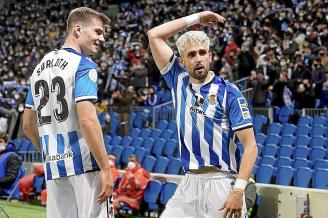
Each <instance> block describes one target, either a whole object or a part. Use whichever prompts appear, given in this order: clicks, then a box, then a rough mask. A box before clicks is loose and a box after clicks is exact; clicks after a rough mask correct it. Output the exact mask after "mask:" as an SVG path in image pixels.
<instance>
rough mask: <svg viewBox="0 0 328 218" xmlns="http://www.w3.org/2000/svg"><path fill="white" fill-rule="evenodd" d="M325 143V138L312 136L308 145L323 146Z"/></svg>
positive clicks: (312, 146)
mask: <svg viewBox="0 0 328 218" xmlns="http://www.w3.org/2000/svg"><path fill="white" fill-rule="evenodd" d="M325 145H326V138H325V137H323V136H312V139H311V143H310V147H311V148H314V147H317V148H324V147H325Z"/></svg>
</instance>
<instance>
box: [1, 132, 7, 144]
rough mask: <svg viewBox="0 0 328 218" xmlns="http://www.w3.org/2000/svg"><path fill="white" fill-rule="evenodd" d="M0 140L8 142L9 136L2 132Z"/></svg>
mask: <svg viewBox="0 0 328 218" xmlns="http://www.w3.org/2000/svg"><path fill="white" fill-rule="evenodd" d="M0 138H1V139H3V140H5V142H6V143H7V142H8V134H7V133H6V132H0Z"/></svg>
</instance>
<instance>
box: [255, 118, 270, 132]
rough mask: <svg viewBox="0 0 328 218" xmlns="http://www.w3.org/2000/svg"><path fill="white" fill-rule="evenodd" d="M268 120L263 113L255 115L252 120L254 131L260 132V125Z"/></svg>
mask: <svg viewBox="0 0 328 218" xmlns="http://www.w3.org/2000/svg"><path fill="white" fill-rule="evenodd" d="M267 122H268V118H267V117H266V116H264V115H256V116H255V118H254V120H253V128H254V130H255V132H261V130H262V127H263V126H264V125H265V124H266V123H267Z"/></svg>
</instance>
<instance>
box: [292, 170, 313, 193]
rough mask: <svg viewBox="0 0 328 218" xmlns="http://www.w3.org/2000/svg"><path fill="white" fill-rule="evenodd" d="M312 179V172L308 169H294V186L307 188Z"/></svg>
mask: <svg viewBox="0 0 328 218" xmlns="http://www.w3.org/2000/svg"><path fill="white" fill-rule="evenodd" d="M311 178H312V170H311V169H310V168H308V167H299V168H297V169H295V175H294V186H297V187H302V188H309V187H310V180H311Z"/></svg>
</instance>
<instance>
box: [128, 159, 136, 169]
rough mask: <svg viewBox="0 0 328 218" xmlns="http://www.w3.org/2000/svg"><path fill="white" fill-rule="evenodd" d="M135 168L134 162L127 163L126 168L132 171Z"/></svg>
mask: <svg viewBox="0 0 328 218" xmlns="http://www.w3.org/2000/svg"><path fill="white" fill-rule="evenodd" d="M136 166H137V165H136V163H134V162H132V161H129V162H128V168H129V169H131V170H132V169H134V168H135V167H136Z"/></svg>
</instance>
